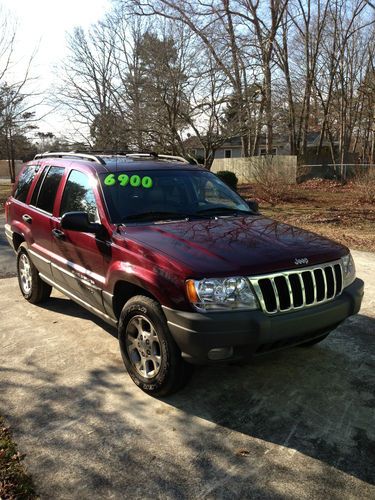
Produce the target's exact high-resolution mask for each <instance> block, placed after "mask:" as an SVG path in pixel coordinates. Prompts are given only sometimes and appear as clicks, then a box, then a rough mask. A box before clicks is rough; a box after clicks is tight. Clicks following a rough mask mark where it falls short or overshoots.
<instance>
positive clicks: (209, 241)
mask: <svg viewBox="0 0 375 500" xmlns="http://www.w3.org/2000/svg"><path fill="white" fill-rule="evenodd" d="M121 235H122V236H124V237H125V238H126V239H131V240H133V241H135V242H138V243H141V244H143V245H146V246H148V247H151V248H153V249H155V250H157V251H158V252H162V253H163V254H164V255H168V256H169V257H170V258H172V259H174V260H175V261H179V262H181V263H183V264H184V265H185V266H186V267H187V268H189V270H190V273H191V275H192V276H207V275H210V276H220V275H221V276H224V275H228V274H229V275H237V274H238V275H243V274H263V273H269V272H273V271H279V270H286V269H293V268H298V267H301V264H299V265H298V264H295V262H294V261H295V259H305V258H307V259H308V264H306V263H305V264H303V265H305V266H306V265H314V264H318V263H322V262H328V261H331V260H335V259H338V258H340V257H341V256H342V255H344V254H345V253H346V252H347V249H346V248H345V247H343V246H342V245H340V244H338V243H335V242H332V241H331V240H328V239H326V238H323V237H322V236H318V235H317V234H314V233H311V232H308V231H305V230H302V229H299V228H296V227H293V226H289V225H287V224H282V223H280V222H276V221H274V220H272V219H268V218H266V217H263V216H249V217H220V218H218V219H204V220H197V221H178V222H173V223H170V222H168V223H161V224H160V223H158V224H152V225H139V226H127V227H126V228H125V227H124V228H123V229H122V231H121ZM120 239H121V238H120Z"/></svg>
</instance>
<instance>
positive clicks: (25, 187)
mask: <svg viewBox="0 0 375 500" xmlns="http://www.w3.org/2000/svg"><path fill="white" fill-rule="evenodd" d="M38 169H39V167H38V166H36V165H29V166H28V167H26V168H25V170H24V171H23V172H22V174H21V175H20V178H19V180H18V184H17V188H16V190H15V192H14V197H15V198H16V199H17V200H19V201H23V202H25V201H26V198H27V193H28V192H29V188H30V186H31V183H32V181H33V179H34V177H35V174H36V173H37V171H38Z"/></svg>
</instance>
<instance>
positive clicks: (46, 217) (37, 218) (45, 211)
mask: <svg viewBox="0 0 375 500" xmlns="http://www.w3.org/2000/svg"><path fill="white" fill-rule="evenodd" d="M64 172H65V169H64V167H58V166H46V167H44V170H43V171H42V172H41V174H40V176H39V178H38V180H37V182H36V185H35V186H34V189H33V192H32V195H31V199H30V201H29V205H28V206H27V209H25V210H24V214H23V215H22V217H23V220H25V221H26V223H27V224H28V226H29V227H30V230H31V235H32V240H31V245H30V248H29V252H30V255H31V258H32V261H33V263H34V264H35V266H36V268H37V269H38V271H39V272H40V273H41V274H42V275H45V276H47V277H49V278H51V262H52V261H53V260H54V256H53V249H52V234H51V231H52V229H53V215H52V214H53V210H54V205H55V200H56V195H57V192H58V189H59V186H60V182H61V179H62V177H63V175H64Z"/></svg>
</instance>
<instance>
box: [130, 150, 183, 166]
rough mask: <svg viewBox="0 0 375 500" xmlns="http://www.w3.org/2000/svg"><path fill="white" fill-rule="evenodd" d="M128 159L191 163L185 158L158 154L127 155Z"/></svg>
mask: <svg viewBox="0 0 375 500" xmlns="http://www.w3.org/2000/svg"><path fill="white" fill-rule="evenodd" d="M125 156H126V158H154V159H161V160H174V161H180V162H181V163H189V162H188V161H187V160H185V158H183V157H182V156H173V155H163V154H161V155H160V154H158V153H153V152H151V153H128V154H126V155H125Z"/></svg>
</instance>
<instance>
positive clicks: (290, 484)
mask: <svg viewBox="0 0 375 500" xmlns="http://www.w3.org/2000/svg"><path fill="white" fill-rule="evenodd" d="M0 251H2V250H0ZM353 253H354V255H355V258H356V261H357V268H358V274H359V275H360V276H362V277H364V278H365V280H366V284H367V295H366V300H365V303H364V307H363V309H362V311H361V314H360V315H358V316H356V317H353V318H350V319H348V320H347V321H346V322H345V323H344V324H343V325H341V326H340V327H339V328H337V330H336V331H335V332H334V333H333V334H332V335H331V336H330V337H329V338H328V339H327V340H325V341H324V342H323V343H322V344H321V345H319V346H316V347H313V348H310V349H306V348H305V349H303V348H294V349H290V350H288V351H284V352H279V353H275V354H272V355H268V356H267V357H263V358H258V359H257V360H256V361H254V362H253V363H252V364H251V365H249V366H245V367H237V366H227V367H222V368H220V367H214V368H199V369H197V370H196V372H195V374H194V376H193V379H192V381H191V383H190V384H189V385H188V387H187V388H186V389H185V390H184V391H183V392H180V393H179V394H176V395H174V396H173V397H170V398H168V399H166V400H164V401H160V400H156V399H152V398H151V397H148V396H146V395H144V394H143V393H142V392H141V391H140V390H139V389H137V388H136V387H135V385H134V384H133V383H132V382H131V380H130V378H129V377H128V375H127V374H126V373H125V372H124V370H123V365H122V361H121V359H120V355H119V352H118V346H117V340H116V338H115V335H116V334H115V331H114V330H112V329H110V328H109V327H108V326H106V325H105V324H104V323H102V322H101V321H99V320H97V319H96V318H95V317H94V316H91V315H90V314H89V313H86V312H85V311H84V310H83V309H81V308H79V307H78V306H76V305H75V304H74V303H72V302H71V301H69V300H68V299H65V298H63V297H62V296H61V295H60V294H58V293H54V294H53V297H52V298H51V299H50V300H49V301H48V302H47V303H46V304H45V305H44V306H43V307H37V306H32V305H30V304H28V303H26V301H24V300H23V299H22V298H21V296H20V293H19V291H18V288H17V282H16V279H15V278H11V279H3V280H0V311H1V316H0V345H1V351H0V413H2V414H4V416H6V418H7V419H8V421H9V423H10V424H11V425H12V427H13V429H14V434H15V438H16V441H17V442H18V444H19V447H20V449H21V451H22V452H26V453H27V458H26V464H27V466H28V467H29V469H30V470H31V472H32V474H33V476H34V479H35V482H36V484H37V487H38V490H39V493H40V495H41V497H42V498H46V499H47V498H48V499H54V498H69V499H70V498H74V499H76V498H77V499H78V498H79V499H92V498H115V499H117V498H194V499H195V498H244V497H247V498H302V499H304V498H306V499H307V498H322V499H323V498H324V499H326V498H330V499H339V498H340V499H341V498H345V499H350V498H353V499H354V498H361V499H365V498H372V499H373V498H375V411H374V408H375V389H374V388H375V319H374V318H375V315H374V306H375V304H374V298H375V279H374V276H375V255H374V254H366V253H360V252H353Z"/></svg>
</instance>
